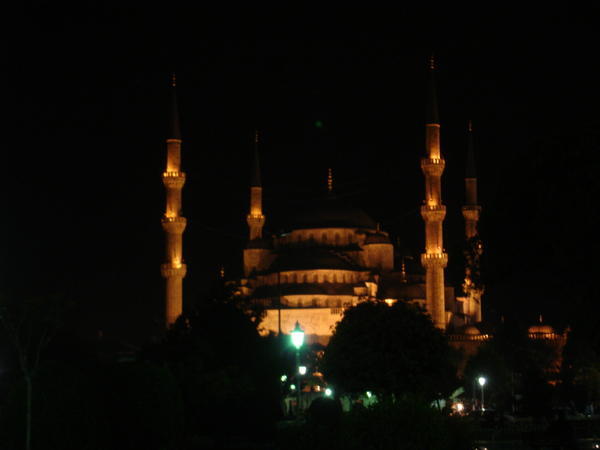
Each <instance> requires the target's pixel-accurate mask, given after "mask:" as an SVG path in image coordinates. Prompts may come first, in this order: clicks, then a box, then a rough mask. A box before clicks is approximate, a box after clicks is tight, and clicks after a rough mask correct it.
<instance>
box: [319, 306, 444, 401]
mask: <svg viewBox="0 0 600 450" xmlns="http://www.w3.org/2000/svg"><path fill="white" fill-rule="evenodd" d="M451 359H452V357H451V350H450V348H449V346H448V343H447V342H446V338H445V337H444V335H443V333H442V332H441V331H440V330H438V329H437V328H435V327H434V325H433V323H432V322H431V320H430V319H429V317H427V316H426V315H424V314H423V313H422V312H421V311H420V310H419V309H417V308H416V307H414V306H411V305H408V304H406V303H403V302H396V303H395V304H394V305H392V306H391V307H390V306H388V305H387V304H386V303H383V302H363V303H360V304H359V305H357V306H355V307H353V308H350V309H348V310H346V312H345V314H344V317H343V318H342V320H341V321H340V322H339V323H338V325H337V327H336V329H335V331H334V333H333V336H332V337H331V340H330V342H329V345H328V347H327V349H326V351H325V355H324V358H323V361H322V369H323V373H324V374H325V377H326V378H327V380H328V381H329V382H331V383H333V385H334V386H335V387H336V390H337V391H338V392H339V391H343V392H348V393H355V392H363V391H365V390H370V391H373V392H375V393H377V394H379V395H392V394H395V395H397V396H402V395H406V394H417V395H420V396H422V397H423V398H425V399H428V400H431V399H433V398H435V397H437V396H438V394H440V393H442V394H445V393H448V392H450V390H451V389H452V388H453V387H454V381H455V373H456V371H455V368H454V367H453V365H452V363H451Z"/></svg>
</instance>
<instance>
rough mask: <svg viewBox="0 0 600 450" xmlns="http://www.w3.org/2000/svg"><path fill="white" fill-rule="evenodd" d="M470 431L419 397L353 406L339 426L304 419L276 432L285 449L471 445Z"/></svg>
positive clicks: (451, 449) (454, 448)
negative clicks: (302, 421) (368, 405)
mask: <svg viewBox="0 0 600 450" xmlns="http://www.w3.org/2000/svg"><path fill="white" fill-rule="evenodd" d="M470 436H471V433H470V430H469V429H468V426H467V425H466V423H464V422H460V421H459V420H456V419H454V418H451V417H446V416H443V415H442V414H441V413H440V412H439V411H437V410H436V409H433V408H431V407H430V406H428V405H426V404H425V403H423V402H422V401H420V400H416V399H414V398H411V397H408V398H405V399H403V400H402V401H396V402H394V401H391V400H388V401H384V402H381V403H377V404H375V405H373V406H371V407H369V408H364V407H363V408H355V409H354V410H352V411H351V412H350V413H346V414H344V415H343V416H342V417H341V421H340V423H339V425H333V426H330V427H326V426H323V425H322V423H319V422H316V421H314V422H310V421H309V422H308V423H307V424H306V425H304V426H301V427H299V428H288V429H283V430H281V431H280V433H279V435H278V441H279V442H278V444H279V445H278V448H282V449H283V448H286V449H291V450H294V449H308V448H310V449H315V450H320V449H327V450H335V449H344V450H353V449H357V450H358V449H365V448H367V449H381V450H386V449H390V450H391V449H394V450H403V449H414V450H422V449H436V450H462V449H466V448H471V437H470Z"/></svg>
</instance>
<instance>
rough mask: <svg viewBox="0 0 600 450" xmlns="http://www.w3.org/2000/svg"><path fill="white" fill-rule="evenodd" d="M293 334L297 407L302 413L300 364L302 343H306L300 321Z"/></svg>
mask: <svg viewBox="0 0 600 450" xmlns="http://www.w3.org/2000/svg"><path fill="white" fill-rule="evenodd" d="M291 335H292V344H293V345H294V347H296V367H297V368H298V400H297V402H298V407H297V408H296V409H297V411H298V413H300V395H301V393H302V382H301V380H300V375H304V374H303V373H302V370H301V366H300V347H302V344H304V330H303V329H302V328H301V327H300V322H298V321H296V326H295V327H294V329H293V330H292V332H291ZM302 367H304V366H302ZM304 373H306V367H304Z"/></svg>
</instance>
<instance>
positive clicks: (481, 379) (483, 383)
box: [477, 377, 487, 387]
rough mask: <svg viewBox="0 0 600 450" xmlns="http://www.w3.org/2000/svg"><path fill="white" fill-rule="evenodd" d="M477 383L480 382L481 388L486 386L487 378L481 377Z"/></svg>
mask: <svg viewBox="0 0 600 450" xmlns="http://www.w3.org/2000/svg"><path fill="white" fill-rule="evenodd" d="M477 381H478V382H479V386H481V387H483V386H484V385H485V382H486V381H487V380H486V379H485V377H479V378H478V379H477Z"/></svg>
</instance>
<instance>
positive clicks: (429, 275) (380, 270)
mask: <svg viewBox="0 0 600 450" xmlns="http://www.w3.org/2000/svg"><path fill="white" fill-rule="evenodd" d="M434 74H435V67H434V63H433V60H431V61H430V64H429V87H428V100H427V116H426V121H425V130H426V133H425V135H426V137H425V152H424V154H423V157H422V158H421V164H420V165H421V171H422V173H423V178H424V185H425V189H424V192H423V203H422V205H421V209H420V213H421V217H422V219H423V228H424V235H425V246H424V249H423V252H422V254H421V258H420V267H417V269H416V270H415V268H414V267H407V265H406V264H405V261H404V259H399V258H395V248H394V245H393V243H392V241H391V239H390V236H389V234H388V233H387V232H386V231H385V230H382V229H381V228H380V226H379V224H378V223H376V222H375V221H374V220H373V219H372V218H371V217H369V216H368V215H367V214H366V213H365V212H364V211H363V210H361V209H359V208H356V207H354V206H352V205H350V204H349V203H347V202H346V201H344V200H343V199H341V198H339V197H337V196H336V194H335V189H334V185H333V176H332V171H331V169H329V173H328V180H327V195H326V196H325V197H324V198H322V199H321V200H316V201H313V202H312V203H311V205H310V207H309V208H307V209H303V210H298V211H297V214H296V216H295V217H292V218H291V220H290V223H291V224H292V225H291V226H290V227H289V228H288V229H286V230H285V231H283V232H281V233H279V234H277V235H273V236H266V235H265V234H264V233H263V228H264V225H265V222H266V220H267V216H266V214H265V211H264V210H263V205H262V197H263V187H262V183H261V172H260V164H259V154H258V136H257V137H256V142H255V151H254V164H253V168H252V177H251V183H250V189H249V191H250V192H249V193H250V195H249V212H248V215H247V224H248V229H249V232H248V241H247V245H246V246H245V248H244V250H243V276H242V277H241V278H240V279H238V280H236V281H235V288H236V294H237V295H239V296H240V297H244V298H249V299H251V300H252V301H253V302H255V303H256V304H258V305H260V306H261V307H262V308H264V310H265V316H264V318H263V320H262V321H261V323H260V331H261V333H262V334H263V335H267V334H269V333H275V334H279V333H286V334H287V333H289V332H290V331H291V330H292V329H293V328H294V327H295V324H296V322H298V323H299V324H300V325H301V327H302V328H303V329H304V331H305V333H306V339H307V341H308V342H312V343H320V344H323V345H326V344H327V342H328V341H329V338H330V337H331V334H332V332H333V329H334V327H335V325H336V323H337V322H338V321H339V320H340V319H341V318H342V316H343V313H344V310H345V309H347V308H349V307H351V306H354V305H356V304H358V303H360V302H364V301H374V300H381V301H385V302H386V303H388V304H392V303H393V302H396V301H405V302H409V303H413V304H417V305H419V306H420V307H421V308H422V309H423V310H424V311H425V312H426V313H427V314H428V315H429V316H430V317H431V319H432V321H433V323H434V325H435V326H436V327H437V328H439V329H441V330H443V331H445V332H446V333H447V335H448V337H449V341H450V343H451V344H452V345H453V346H454V347H456V348H458V349H460V350H461V351H462V352H463V354H465V355H466V356H468V355H469V354H474V353H475V352H476V351H477V348H478V347H479V345H480V344H481V343H483V342H485V341H486V340H488V339H489V338H490V337H491V336H490V335H488V334H483V333H482V332H481V330H480V328H481V327H478V324H479V323H481V322H482V296H483V293H484V288H483V284H482V282H481V278H480V271H479V261H480V257H481V254H482V252H483V247H482V243H481V240H480V238H479V232H478V222H479V217H480V214H481V206H480V205H479V203H478V199H477V175H476V170H475V158H474V148H473V136H472V129H471V125H470V123H469V127H468V149H467V161H466V170H465V178H464V182H465V202H464V206H463V207H462V215H463V218H464V236H463V238H464V239H465V244H466V245H465V249H466V250H465V253H464V254H465V267H464V282H463V284H462V286H460V288H459V289H455V287H453V286H449V285H448V283H446V281H445V268H446V266H447V265H448V255H447V253H446V252H445V250H444V243H443V223H444V218H445V216H446V207H445V205H444V203H443V199H442V187H441V186H442V184H441V177H442V175H443V172H444V168H445V164H446V162H445V160H444V157H443V152H442V148H441V145H440V121H439V114H438V105H437V95H436V86H435V80H434ZM171 100H172V104H171V121H170V129H169V137H168V139H167V140H166V143H167V160H166V167H165V170H164V172H163V176H162V180H163V184H164V187H165V189H166V205H165V213H164V215H163V217H162V219H161V223H162V227H163V230H164V232H165V243H166V246H165V247H166V253H165V260H164V262H163V264H162V265H161V273H162V276H163V277H164V278H165V326H166V327H167V328H168V327H169V326H170V325H172V324H173V323H174V322H175V321H176V319H177V318H178V317H179V316H180V315H181V313H182V312H183V289H182V286H183V279H184V278H185V276H186V265H185V263H184V259H183V251H182V250H183V233H184V231H185V228H186V219H185V217H183V215H182V212H181V207H182V190H183V187H184V184H185V180H186V176H185V173H184V172H182V170H181V145H182V139H181V132H180V127H179V119H178V109H177V101H176V96H175V79H174V78H173V80H172V95H171ZM415 169H416V168H415ZM398 261H400V262H399V263H398V264H396V263H397V262H398ZM407 268H408V270H407ZM529 337H530V338H531V339H537V340H540V339H541V340H546V341H548V342H550V341H551V342H553V343H555V344H556V345H558V346H559V347H560V348H562V346H563V345H564V343H565V341H566V334H557V333H555V332H554V330H553V329H552V327H550V326H548V325H544V324H541V323H540V324H538V325H534V326H532V327H530V329H529Z"/></svg>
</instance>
